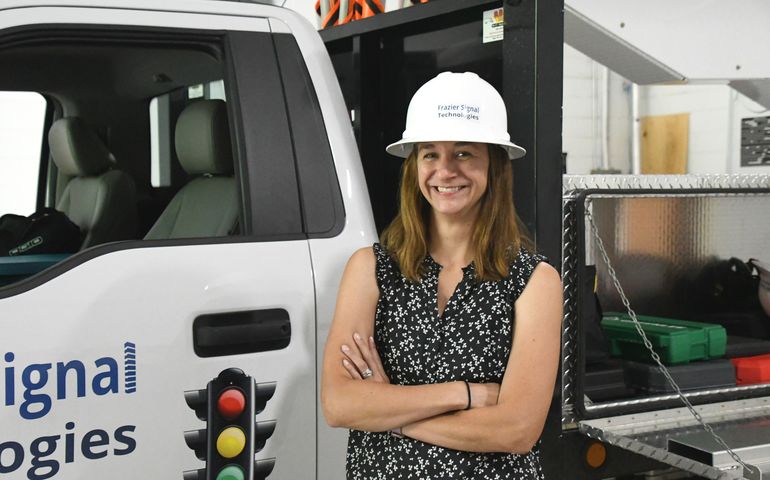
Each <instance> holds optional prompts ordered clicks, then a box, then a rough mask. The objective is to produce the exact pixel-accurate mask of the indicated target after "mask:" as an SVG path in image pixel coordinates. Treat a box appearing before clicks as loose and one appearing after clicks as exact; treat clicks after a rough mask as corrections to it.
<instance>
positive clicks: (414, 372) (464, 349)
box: [347, 244, 545, 480]
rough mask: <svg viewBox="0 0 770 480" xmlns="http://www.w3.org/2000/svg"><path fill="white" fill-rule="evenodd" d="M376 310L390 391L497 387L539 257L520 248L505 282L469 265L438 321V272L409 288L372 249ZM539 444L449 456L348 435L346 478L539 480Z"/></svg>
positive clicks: (371, 435)
mask: <svg viewBox="0 0 770 480" xmlns="http://www.w3.org/2000/svg"><path fill="white" fill-rule="evenodd" d="M374 254H375V257H376V262H377V266H376V275H377V285H378V287H379V290H380V298H379V301H378V303H377V310H376V317H375V325H374V338H375V340H376V343H377V349H378V351H379V353H380V356H381V358H382V363H383V366H384V367H385V372H386V373H387V374H388V376H389V377H390V381H391V383H393V384H399V385H418V384H431V383H444V382H452V381H457V380H465V381H468V382H475V383H483V382H495V383H500V382H501V381H502V379H503V374H504V373H505V367H506V365H507V362H508V356H509V355H510V353H511V343H512V335H513V322H514V311H513V304H514V302H515V301H516V299H517V298H518V297H519V295H521V292H522V291H523V290H524V287H525V286H526V284H527V281H528V280H529V278H530V276H531V275H532V271H533V270H534V269H535V267H536V266H537V264H538V263H540V262H542V261H545V259H544V257H542V256H540V255H537V254H533V253H531V252H528V251H527V250H524V249H522V250H521V251H520V253H519V254H518V256H517V257H516V259H515V260H514V261H513V262H512V264H511V267H510V273H509V275H508V277H507V278H505V279H503V280H501V281H498V282H489V281H482V282H477V281H475V279H474V266H473V264H471V265H469V266H467V267H465V268H464V269H463V278H462V280H461V281H460V283H459V284H458V286H457V288H456V290H455V292H454V293H453V294H452V296H451V297H450V298H449V300H448V302H447V304H446V307H445V308H444V312H443V315H442V316H439V314H438V305H437V298H438V296H437V293H438V275H439V272H440V271H441V265H439V264H437V263H436V262H435V261H434V260H433V259H432V258H431V257H430V256H428V257H427V258H426V259H425V262H426V264H425V267H426V268H425V274H424V275H423V278H422V281H421V282H419V283H413V282H410V281H408V280H407V279H406V278H405V277H404V276H403V275H402V274H401V271H400V270H399V268H398V265H397V263H396V262H395V260H394V259H393V258H392V257H391V256H390V255H389V254H388V252H387V251H386V250H385V248H384V247H382V246H381V245H380V244H374ZM538 448H539V442H538V445H537V446H535V448H534V449H533V450H532V451H530V452H529V453H527V454H524V455H517V454H511V453H475V452H464V451H458V450H452V449H448V448H443V447H439V446H436V445H430V444H427V443H423V442H421V441H419V440H414V439H411V438H396V437H393V436H391V435H390V434H389V433H387V432H363V431H359V430H351V431H350V437H349V440H348V451H347V478H349V479H366V480H369V479H388V480H392V479H407V478H408V479H445V478H455V479H489V480H492V479H497V480H502V479H542V478H543V473H542V469H541V467H540V460H539V453H538Z"/></svg>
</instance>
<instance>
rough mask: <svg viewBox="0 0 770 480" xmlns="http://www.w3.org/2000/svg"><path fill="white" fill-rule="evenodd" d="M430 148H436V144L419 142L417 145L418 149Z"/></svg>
mask: <svg viewBox="0 0 770 480" xmlns="http://www.w3.org/2000/svg"><path fill="white" fill-rule="evenodd" d="M430 148H436V146H435V145H433V144H432V143H421V144H420V145H419V146H418V147H417V150H418V151H420V150H425V149H430Z"/></svg>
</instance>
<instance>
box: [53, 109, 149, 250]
mask: <svg viewBox="0 0 770 480" xmlns="http://www.w3.org/2000/svg"><path fill="white" fill-rule="evenodd" d="M48 145H49V147H50V150H51V158H52V159H53V162H54V163H55V164H56V167H57V168H58V169H59V173H60V174H63V175H65V176H67V177H71V178H70V180H69V181H68V182H67V184H66V185H65V186H64V189H63V190H62V194H61V197H60V198H59V200H58V201H57V203H56V209H57V210H59V211H61V212H64V214H66V215H67V217H69V219H70V220H72V221H73V222H74V223H75V224H76V225H77V226H78V227H80V231H81V234H82V235H83V243H82V245H81V248H86V247H90V246H92V245H98V244H100V243H106V242H112V241H116V240H126V239H130V238H136V237H135V236H136V228H137V214H136V186H135V185H134V181H133V180H132V179H131V177H130V176H129V175H128V174H126V173H125V172H122V171H120V170H117V169H115V168H114V166H115V165H114V163H113V158H112V155H111V154H110V152H109V150H107V147H106V146H105V145H104V144H103V143H102V141H101V140H100V139H99V137H98V136H97V135H96V133H94V132H93V131H92V130H91V129H89V128H88V126H86V124H85V122H84V121H83V120H82V119H80V118H78V117H67V118H61V119H59V120H57V121H55V122H54V123H53V125H51V129H50V130H49V131H48Z"/></svg>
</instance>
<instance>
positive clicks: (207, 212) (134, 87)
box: [0, 28, 304, 297]
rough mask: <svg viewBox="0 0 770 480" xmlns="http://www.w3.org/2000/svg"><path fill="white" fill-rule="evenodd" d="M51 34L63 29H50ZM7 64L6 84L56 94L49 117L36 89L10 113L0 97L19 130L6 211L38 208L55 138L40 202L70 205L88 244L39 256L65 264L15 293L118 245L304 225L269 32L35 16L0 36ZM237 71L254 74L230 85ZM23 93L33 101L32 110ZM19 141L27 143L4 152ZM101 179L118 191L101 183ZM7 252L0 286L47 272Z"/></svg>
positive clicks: (1, 79) (211, 239)
mask: <svg viewBox="0 0 770 480" xmlns="http://www.w3.org/2000/svg"><path fill="white" fill-rule="evenodd" d="M86 30H87V28H86ZM52 35H56V41H55V42H54V41H51V42H47V41H45V40H46V38H48V37H50V36H52ZM41 66H44V67H41ZM65 67H66V68H65ZM75 67H77V68H75ZM3 71H5V72H8V71H14V72H18V75H17V76H16V77H15V78H16V79H12V78H11V77H9V76H4V75H2V74H0V91H2V90H3V89H4V88H3V87H4V83H7V84H17V83H19V80H18V78H24V79H26V80H27V81H29V82H30V83H31V84H34V85H35V87H36V88H35V89H36V90H41V91H45V92H46V98H51V99H52V101H55V102H56V104H57V105H61V106H62V108H61V112H58V113H57V116H56V118H54V119H53V122H52V125H51V126H50V129H48V128H47V127H45V126H44V119H45V99H44V98H43V97H42V96H40V95H39V94H35V93H31V94H26V95H27V96H26V97H25V96H20V97H19V98H16V97H14V102H15V103H14V105H17V107H15V109H16V110H18V111H22V112H23V113H24V115H21V114H14V118H13V119H11V118H6V117H7V116H6V115H5V112H6V111H9V110H7V108H6V107H5V104H6V103H8V102H10V100H7V99H6V97H2V98H0V102H3V103H2V105H3V107H2V110H1V111H2V112H3V117H4V118H3V119H2V121H3V122H6V123H8V125H11V124H13V125H12V126H13V128H10V127H7V126H5V127H4V128H2V129H1V130H2V133H0V135H7V136H8V138H13V140H14V141H15V143H10V145H14V148H13V149H8V148H4V149H3V151H2V152H0V165H2V167H3V172H5V171H7V170H9V169H10V168H11V167H10V166H9V165H10V164H11V163H12V168H13V169H14V170H13V171H14V172H15V173H14V176H13V180H11V178H9V176H8V175H5V174H3V175H0V182H6V181H9V182H12V184H13V186H14V190H11V189H10V188H6V186H5V184H3V186H2V188H0V205H1V206H2V208H3V213H4V211H12V212H13V213H21V214H29V213H31V212H32V211H34V210H35V207H36V205H35V200H36V198H42V196H38V195H37V188H36V187H37V185H38V177H39V176H40V174H39V165H40V163H41V159H40V157H41V153H40V152H41V147H50V165H51V168H50V171H49V172H48V174H47V176H46V177H47V178H46V180H45V181H44V182H43V183H44V185H43V188H45V193H46V195H45V198H46V201H45V205H41V206H45V207H48V208H54V209H56V210H58V211H60V212H63V213H64V214H65V215H66V216H67V218H68V219H69V220H70V221H72V222H73V223H74V224H75V225H76V226H77V227H78V228H79V229H80V235H81V238H80V248H77V249H74V251H73V250H67V251H63V252H58V251H57V252H54V253H56V255H57V256H55V258H54V259H53V260H52V261H51V263H48V264H46V263H45V262H43V263H40V262H38V263H37V264H38V265H40V266H41V268H43V269H45V268H47V267H52V266H54V265H57V264H60V265H57V266H56V268H55V269H50V268H49V269H48V270H47V271H48V272H50V276H48V277H46V276H45V275H43V276H40V275H38V276H37V277H36V278H35V281H34V282H32V283H30V282H27V283H26V284H25V285H21V286H18V285H17V288H14V289H13V292H20V291H24V289H26V288H32V287H33V286H34V285H35V284H40V283H42V282H45V281H47V280H48V279H50V278H53V277H55V276H57V275H58V274H59V273H61V272H63V271H66V270H67V269H69V268H72V267H74V266H77V265H78V264H79V263H82V262H84V261H88V260H89V259H91V258H93V257H95V256H98V255H101V254H103V253H109V252H111V251H114V250H118V249H126V248H131V249H136V248H148V247H162V246H165V245H184V244H195V245H197V244H201V243H222V242H230V241H232V240H231V239H232V238H233V237H244V236H246V237H248V238H249V239H250V240H251V241H275V240H276V239H286V238H288V237H287V236H291V237H294V236H297V238H300V237H301V236H302V235H304V234H303V225H302V221H301V218H300V217H301V210H300V208H299V198H298V188H297V185H296V172H295V160H294V155H293V149H292V143H291V138H290V136H289V134H288V132H289V130H290V129H289V126H288V120H287V119H286V106H285V104H284V95H283V94H282V93H281V91H282V85H281V78H280V74H279V69H278V65H277V61H276V58H275V50H274V47H273V40H272V38H271V35H270V34H268V33H261V32H233V33H222V32H215V33H211V32H196V33H195V34H191V33H190V32H189V31H184V32H180V33H174V32H173V31H169V30H167V29H166V30H163V31H161V30H157V31H155V30H152V29H148V30H147V31H142V32H138V31H135V30H131V31H120V30H118V29H115V30H110V31H109V32H106V31H104V30H100V31H99V32H98V35H94V34H93V32H84V31H83V30H80V29H67V28H62V29H56V28H52V29H47V30H44V31H43V30H41V31H37V32H33V31H31V29H30V31H26V32H24V35H19V34H16V33H11V34H6V35H4V36H0V72H3ZM54 72H56V74H54ZM231 82H232V84H235V82H237V84H238V85H245V86H247V87H245V88H241V89H239V90H238V95H237V97H236V96H235V95H234V94H233V92H236V90H235V89H234V88H229V85H230V84H231ZM6 89H7V88H6ZM16 95H20V94H16ZM22 99H25V100H23V101H26V102H27V103H30V104H31V103H33V102H35V101H36V102H37V106H36V109H37V110H35V109H34V108H32V107H30V106H27V105H26V104H22V103H20V102H22ZM34 112H37V113H36V114H34V115H33V113H34ZM35 115H36V116H35ZM35 118H36V119H37V121H36V123H35V122H33V120H35ZM11 120H13V121H11ZM20 120H23V121H20ZM6 123H3V124H2V125H6ZM241 123H244V125H241ZM22 125H24V128H25V136H23V137H22V135H21V134H19V133H18V130H19V129H20V128H22ZM49 137H50V140H51V141H50V142H49ZM28 138H32V139H31V140H24V139H28ZM3 139H4V140H3V145H9V143H8V142H9V141H8V140H5V136H3ZM73 139H75V140H73ZM16 145H20V146H19V147H17V146H16ZM21 147H24V150H23V152H22V150H19V149H20V148H21ZM17 150H19V151H20V152H22V153H14V156H13V157H12V158H9V157H8V155H10V154H11V152H16V151H17ZM43 152H45V150H43ZM44 155H45V153H44ZM45 163H46V164H49V160H48V159H47V158H46V159H45ZM97 185H98V187H97ZM104 189H108V190H109V192H110V194H109V195H95V194H94V192H96V191H100V192H101V191H106V190H104ZM99 219H101V220H103V223H102V224H99V225H97V224H96V223H95V222H97V221H100V220H99ZM105 225H106V227H105ZM121 242H122V243H121ZM86 252H87V254H84V255H80V253H86ZM35 253H36V252H33V251H28V252H26V254H27V255H33V254H35ZM41 253H42V252H41ZM45 253H46V254H47V253H51V252H45ZM7 257H8V256H7V255H4V254H3V252H0V297H3V296H7V295H10V294H13V293H12V291H11V290H8V287H9V286H10V285H14V284H17V283H18V282H19V281H20V280H24V279H27V278H28V277H30V276H32V275H34V274H36V273H39V271H32V270H29V269H25V272H24V275H16V274H14V275H4V273H3V263H4V262H5V263H8V261H9V260H8V259H7ZM19 261H20V260H18V259H16V260H14V262H19ZM41 271H42V270H41ZM17 273H18V272H17Z"/></svg>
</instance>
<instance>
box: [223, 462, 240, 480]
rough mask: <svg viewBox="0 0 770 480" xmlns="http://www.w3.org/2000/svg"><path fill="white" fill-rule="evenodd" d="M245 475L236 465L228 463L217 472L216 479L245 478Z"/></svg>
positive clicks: (237, 479)
mask: <svg viewBox="0 0 770 480" xmlns="http://www.w3.org/2000/svg"><path fill="white" fill-rule="evenodd" d="M245 478H246V475H245V474H244V473H243V469H242V468H241V467H239V466H238V465H228V466H226V467H225V468H223V469H222V470H220V471H219V473H218V474H217V478H216V480H245Z"/></svg>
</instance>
